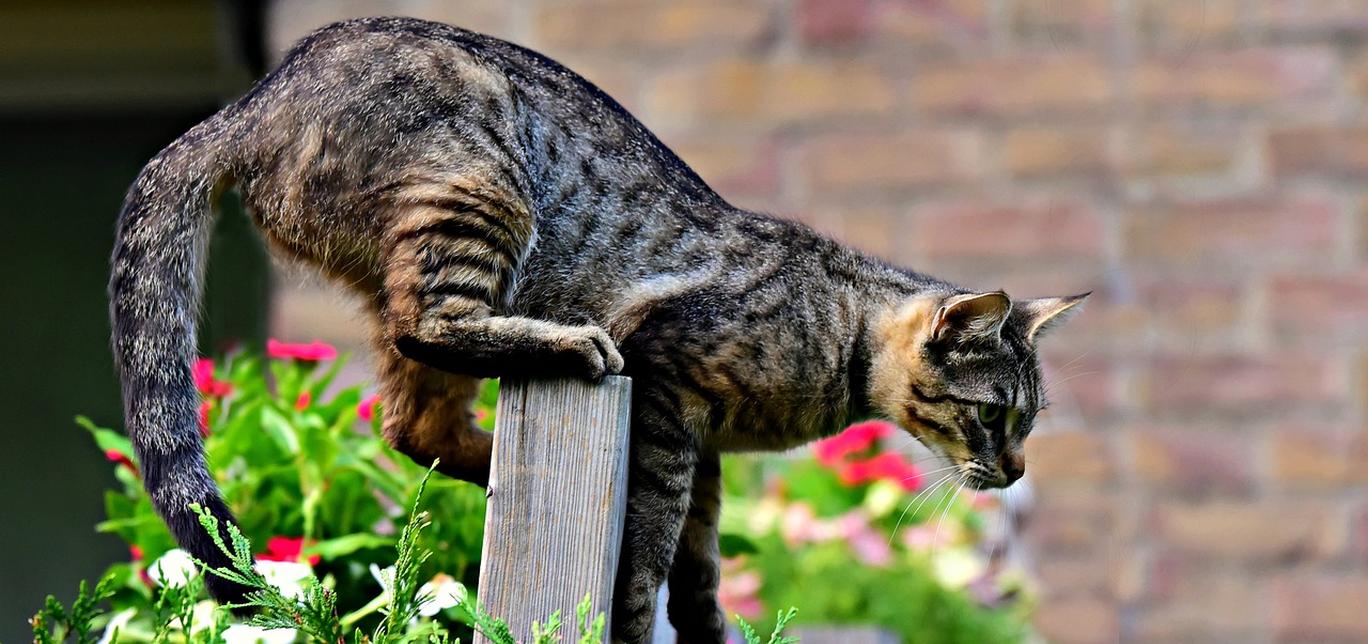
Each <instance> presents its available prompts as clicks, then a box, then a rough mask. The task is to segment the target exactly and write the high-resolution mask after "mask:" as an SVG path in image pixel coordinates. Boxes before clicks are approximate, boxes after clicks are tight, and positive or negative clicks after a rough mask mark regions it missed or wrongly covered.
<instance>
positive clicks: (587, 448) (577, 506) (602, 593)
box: [476, 376, 632, 642]
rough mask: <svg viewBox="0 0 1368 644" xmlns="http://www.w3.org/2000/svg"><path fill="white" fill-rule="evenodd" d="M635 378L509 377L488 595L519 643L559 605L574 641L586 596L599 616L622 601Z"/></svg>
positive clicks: (500, 422) (501, 417) (490, 527)
mask: <svg viewBox="0 0 1368 644" xmlns="http://www.w3.org/2000/svg"><path fill="white" fill-rule="evenodd" d="M631 383H632V381H631V379H630V378H623V377H616V376H610V377H608V378H605V379H604V381H603V382H602V383H600V384H597V385H595V384H590V383H586V382H583V381H578V380H527V381H519V380H513V381H506V382H503V383H501V386H500V390H499V403H498V410H497V415H496V417H495V418H496V420H495V429H494V464H493V470H492V472H491V474H490V481H489V491H488V495H489V505H488V510H487V514H486V516H485V536H484V551H483V552H484V554H483V557H482V562H481V565H480V585H479V598H480V601H481V602H482V603H483V605H484V607H485V610H487V611H488V612H489V613H490V614H492V615H495V616H498V617H501V618H502V619H504V620H505V621H507V622H508V624H509V626H510V627H511V628H512V630H513V633H514V635H515V636H517V637H518V639H519V640H524V639H527V640H530V639H531V633H532V622H533V621H539V622H543V623H545V621H546V618H547V617H548V616H550V615H551V613H552V612H553V611H556V610H560V611H561V618H562V620H564V621H565V622H566V625H565V627H564V630H563V631H562V633H563V634H566V635H567V637H566V639H567V640H573V639H574V637H573V636H572V635H571V634H573V633H575V632H576V631H575V627H574V625H573V624H572V623H571V622H573V621H574V615H575V605H576V604H578V603H579V602H580V600H582V599H583V598H584V596H585V595H586V594H588V595H590V596H591V597H592V598H593V610H594V613H595V614H597V613H598V612H603V613H607V612H608V611H609V610H610V608H611V606H612V605H613V577H614V575H615V574H616V572H617V564H618V552H619V550H620V546H621V541H622V522H623V516H624V514H625V512H626V503H627V449H628V439H629V434H630V432H629V424H630V422H629V413H630V407H631V392H632V384H631ZM476 641H477V642H485V641H487V640H485V639H484V638H482V637H478V636H477V637H476Z"/></svg>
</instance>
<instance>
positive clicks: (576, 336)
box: [562, 326, 623, 382]
mask: <svg viewBox="0 0 1368 644" xmlns="http://www.w3.org/2000/svg"><path fill="white" fill-rule="evenodd" d="M562 349H563V350H565V351H568V352H570V353H572V354H573V355H575V356H576V357H577V360H576V362H578V363H579V365H580V366H581V368H582V369H583V373H582V375H583V376H584V377H585V378H587V379H589V380H593V381H595V382H597V381H599V380H602V379H603V377H604V376H607V375H610V374H615V373H621V372H622V366H623V362H622V354H621V353H619V352H618V349H617V344H615V343H614V342H613V339H612V338H611V337H609V336H608V332H607V331H604V330H603V329H601V328H599V327H596V326H582V327H576V328H575V329H574V333H573V334H572V335H570V337H568V338H566V340H565V342H564V344H563V345H562Z"/></svg>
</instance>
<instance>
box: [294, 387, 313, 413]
mask: <svg viewBox="0 0 1368 644" xmlns="http://www.w3.org/2000/svg"><path fill="white" fill-rule="evenodd" d="M311 404H313V392H311V391H309V390H308V389H305V390H304V391H301V392H299V397H298V398H295V410H296V411H304V410H305V409H308V408H309V405H311Z"/></svg>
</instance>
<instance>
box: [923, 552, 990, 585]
mask: <svg viewBox="0 0 1368 644" xmlns="http://www.w3.org/2000/svg"><path fill="white" fill-rule="evenodd" d="M931 566H932V574H933V575H935V577H936V579H937V580H939V581H940V583H942V584H944V585H945V586H947V587H949V588H956V589H958V588H964V587H965V586H968V585H969V582H971V581H973V580H975V579H978V578H979V577H982V576H983V573H984V572H985V571H986V570H987V566H986V565H985V564H984V562H983V560H982V559H980V558H979V557H978V556H977V555H976V554H974V552H973V551H972V550H970V549H969V548H964V547H961V548H950V549H948V550H942V551H940V552H938V553H936V555H935V558H934V559H932V561H931Z"/></svg>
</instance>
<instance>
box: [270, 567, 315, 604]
mask: <svg viewBox="0 0 1368 644" xmlns="http://www.w3.org/2000/svg"><path fill="white" fill-rule="evenodd" d="M256 569H257V572H259V573H261V576H262V577H265V578H266V583H268V584H270V585H272V586H275V587H276V588H278V589H280V594H282V595H284V596H286V597H289V598H291V599H293V598H297V597H299V596H300V595H303V594H304V585H303V584H304V581H305V580H306V579H312V578H313V568H310V567H309V564H306V563H299V562H295V561H258V562H256Z"/></svg>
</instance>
